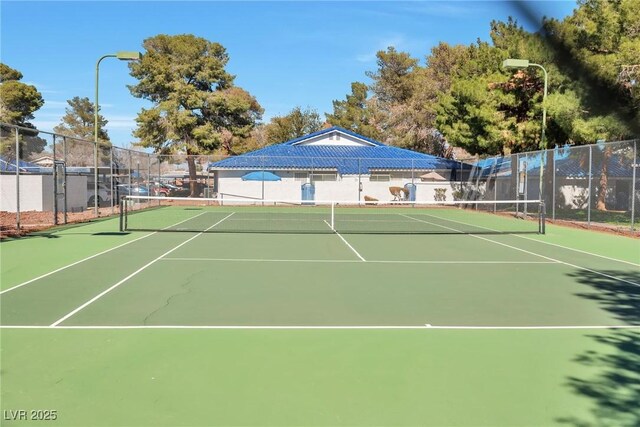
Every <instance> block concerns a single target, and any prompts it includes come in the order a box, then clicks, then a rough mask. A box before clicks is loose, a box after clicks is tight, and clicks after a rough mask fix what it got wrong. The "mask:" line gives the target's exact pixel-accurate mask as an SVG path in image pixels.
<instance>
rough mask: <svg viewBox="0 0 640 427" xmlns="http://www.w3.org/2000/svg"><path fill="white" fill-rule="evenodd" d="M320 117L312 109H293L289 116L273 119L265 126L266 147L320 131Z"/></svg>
mask: <svg viewBox="0 0 640 427" xmlns="http://www.w3.org/2000/svg"><path fill="white" fill-rule="evenodd" d="M322 124H323V122H322V120H321V119H320V115H319V114H318V112H317V111H316V110H314V109H311V108H308V107H307V109H306V110H303V109H302V108H301V107H299V106H298V107H295V108H294V109H293V110H291V112H289V114H287V115H285V116H281V117H274V118H272V119H271V122H270V123H269V124H268V125H267V128H266V132H267V145H269V144H277V143H280V142H285V141H289V140H290V139H294V138H298V137H301V136H304V135H307V134H309V133H312V132H317V131H319V130H320V129H322Z"/></svg>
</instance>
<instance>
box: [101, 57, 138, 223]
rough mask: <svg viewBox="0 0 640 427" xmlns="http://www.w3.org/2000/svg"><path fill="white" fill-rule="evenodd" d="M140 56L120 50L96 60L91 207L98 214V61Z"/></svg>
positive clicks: (132, 59)
mask: <svg viewBox="0 0 640 427" xmlns="http://www.w3.org/2000/svg"><path fill="white" fill-rule="evenodd" d="M140 57H141V54H140V52H130V51H120V52H117V53H111V54H108V55H103V56H101V57H100V59H98V62H96V102H95V104H94V105H93V180H94V183H93V191H94V193H93V209H94V213H95V215H96V216H98V108H99V104H98V81H99V78H100V62H102V60H103V59H105V58H118V59H119V60H121V61H136V60H139V59H140Z"/></svg>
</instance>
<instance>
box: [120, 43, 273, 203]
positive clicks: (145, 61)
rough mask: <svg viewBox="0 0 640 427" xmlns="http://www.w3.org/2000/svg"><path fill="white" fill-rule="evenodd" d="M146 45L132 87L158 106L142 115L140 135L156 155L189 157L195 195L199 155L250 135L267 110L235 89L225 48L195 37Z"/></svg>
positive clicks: (134, 65)
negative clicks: (228, 70) (182, 155)
mask: <svg viewBox="0 0 640 427" xmlns="http://www.w3.org/2000/svg"><path fill="white" fill-rule="evenodd" d="M143 47H144V48H145V50H146V52H145V54H144V55H143V56H142V59H141V60H140V61H137V62H132V63H131V64H130V65H129V67H130V70H131V75H132V76H133V77H135V78H137V79H138V80H139V83H138V84H136V85H133V86H130V87H129V89H130V90H131V93H132V94H133V95H134V96H136V97H138V98H143V99H146V100H149V101H151V102H152V103H153V104H154V105H153V107H151V108H149V109H144V108H143V109H142V111H141V112H140V113H139V114H138V117H137V118H136V122H137V124H138V127H137V129H136V130H135V131H134V135H135V136H136V137H137V138H139V139H140V144H141V145H142V146H143V147H150V148H153V150H154V151H155V152H156V153H160V154H176V153H184V154H186V155H187V164H188V166H189V178H190V190H191V195H192V196H195V195H196V193H197V188H196V162H195V158H194V157H193V156H194V155H198V154H207V153H211V152H212V151H213V150H215V149H216V148H219V147H220V146H221V145H223V144H227V145H231V144H232V143H233V140H234V138H243V137H247V136H248V135H249V133H250V132H251V130H252V129H253V127H254V126H255V123H256V121H257V120H259V119H260V117H261V115H262V111H263V110H262V108H261V107H260V105H259V104H258V102H257V101H256V99H255V98H254V97H253V96H252V95H251V94H249V93H248V92H247V91H245V90H244V89H242V88H239V87H236V86H234V85H233V80H234V78H235V77H234V76H233V75H231V74H229V73H228V72H227V71H226V70H225V66H226V65H227V62H228V61H229V57H228V55H227V52H226V50H225V48H224V47H223V46H222V45H220V44H218V43H214V42H210V41H208V40H206V39H203V38H201V37H196V36H194V35H191V34H182V35H175V36H170V35H164V34H160V35H157V36H154V37H150V38H148V39H146V40H145V41H144V42H143Z"/></svg>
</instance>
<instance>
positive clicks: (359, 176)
mask: <svg viewBox="0 0 640 427" xmlns="http://www.w3.org/2000/svg"><path fill="white" fill-rule="evenodd" d="M361 165H362V162H361V161H360V157H358V206H360V201H361V200H362V171H361V170H360V167H361Z"/></svg>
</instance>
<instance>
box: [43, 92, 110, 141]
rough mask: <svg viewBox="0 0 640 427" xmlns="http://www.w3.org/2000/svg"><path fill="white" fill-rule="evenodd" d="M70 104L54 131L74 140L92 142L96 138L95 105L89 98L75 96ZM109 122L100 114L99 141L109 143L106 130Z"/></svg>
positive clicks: (68, 102) (69, 101)
mask: <svg viewBox="0 0 640 427" xmlns="http://www.w3.org/2000/svg"><path fill="white" fill-rule="evenodd" d="M67 104H69V106H68V107H66V108H65V115H64V116H63V117H62V119H61V120H60V124H59V125H58V126H56V127H55V128H53V130H54V131H55V132H57V133H60V134H62V135H66V136H71V137H73V138H78V139H85V140H88V141H92V140H93V138H94V122H95V120H94V119H95V111H94V108H93V107H94V105H93V103H92V102H91V101H89V98H87V97H84V98H80V97H78V96H74V97H73V98H72V99H70V100H68V101H67ZM107 123H108V122H107V120H106V119H105V118H104V116H103V115H102V114H99V113H98V140H99V141H104V142H108V141H109V135H108V134H107V131H106V129H105V126H106V125H107Z"/></svg>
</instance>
